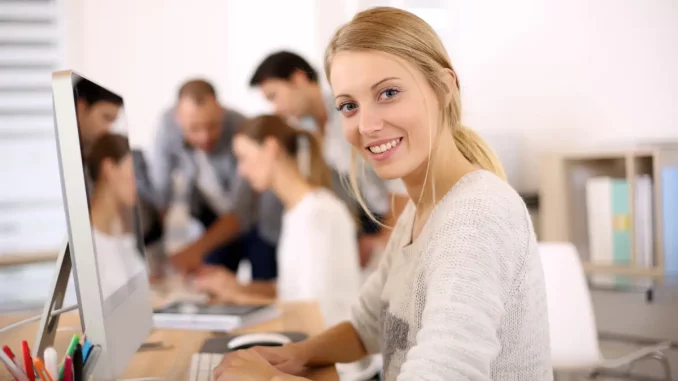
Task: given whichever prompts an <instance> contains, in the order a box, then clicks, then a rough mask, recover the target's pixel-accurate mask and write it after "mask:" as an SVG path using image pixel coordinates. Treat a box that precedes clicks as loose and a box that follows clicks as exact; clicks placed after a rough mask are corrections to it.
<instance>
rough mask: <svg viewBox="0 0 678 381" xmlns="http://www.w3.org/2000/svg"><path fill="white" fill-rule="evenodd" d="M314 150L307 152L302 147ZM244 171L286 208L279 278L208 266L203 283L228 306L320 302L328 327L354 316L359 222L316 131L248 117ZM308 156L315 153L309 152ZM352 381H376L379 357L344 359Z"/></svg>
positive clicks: (237, 141) (241, 140)
mask: <svg viewBox="0 0 678 381" xmlns="http://www.w3.org/2000/svg"><path fill="white" fill-rule="evenodd" d="M304 143H305V144H306V145H307V146H308V147H309V149H308V150H300V149H299V147H300V146H301V145H302V144H304ZM233 146H234V152H235V155H236V157H237V158H238V169H239V171H240V172H241V173H242V175H243V176H244V177H245V178H246V179H247V180H248V181H249V182H250V183H251V184H252V186H253V187H254V188H255V189H256V190H257V191H260V192H263V191H266V190H269V189H270V190H272V191H273V192H274V193H275V194H276V195H277V196H278V197H279V198H280V200H282V202H283V204H284V206H285V212H284V214H283V220H282V221H283V225H282V230H281V235H280V243H279V246H278V251H277V259H278V280H277V282H276V283H268V284H262V283H256V282H255V283H252V284H248V285H241V284H238V282H237V281H236V277H235V274H233V273H231V272H229V271H228V270H223V269H221V270H214V269H208V270H206V271H205V272H202V273H201V276H200V277H199V278H198V281H197V285H198V287H199V288H200V289H202V290H205V291H208V292H209V293H211V294H213V295H215V296H216V297H217V299H218V300H219V301H221V302H223V303H237V304H253V303H270V302H272V301H273V298H275V297H277V298H278V299H279V300H281V301H285V302H294V301H317V302H318V304H319V306H320V310H321V313H322V315H323V318H324V321H325V323H326V324H327V325H328V326H332V325H335V324H338V323H339V322H341V321H344V320H348V319H349V318H350V316H351V314H350V311H351V306H352V305H353V304H354V303H355V301H356V300H358V297H359V294H360V285H361V272H360V266H359V263H358V248H357V244H356V239H355V237H356V221H355V219H354V218H353V215H352V214H351V212H350V211H349V209H348V207H347V206H346V204H345V203H343V202H342V201H341V200H340V199H339V198H338V197H337V196H336V195H335V194H334V193H333V192H332V191H331V181H332V177H331V173H330V170H329V168H328V166H327V164H326V163H325V161H324V160H323V157H322V153H321V149H320V147H319V144H318V142H317V140H316V139H315V137H314V136H313V135H312V133H311V132H309V131H305V130H300V129H296V128H293V127H291V126H290V125H289V124H288V123H286V122H285V121H284V120H283V119H282V118H280V117H278V116H272V115H264V116H259V117H256V118H254V119H253V120H251V121H249V122H247V123H246V124H245V125H244V126H243V128H242V129H241V130H240V131H239V132H238V133H237V134H236V135H235V138H234V139H233ZM304 155H308V157H303V156H304ZM339 369H340V371H341V372H342V373H345V374H350V379H352V380H360V379H370V378H372V377H374V376H375V375H376V374H377V372H378V369H379V365H378V364H377V361H376V360H375V358H368V359H366V360H364V361H361V362H357V363H353V364H342V365H341V366H340V368H339Z"/></svg>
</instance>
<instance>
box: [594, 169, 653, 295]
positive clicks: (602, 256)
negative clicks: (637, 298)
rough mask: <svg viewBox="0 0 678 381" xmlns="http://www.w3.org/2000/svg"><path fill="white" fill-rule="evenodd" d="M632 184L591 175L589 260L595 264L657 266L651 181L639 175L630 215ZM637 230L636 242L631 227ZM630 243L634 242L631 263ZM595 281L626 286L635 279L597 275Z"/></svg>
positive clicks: (621, 179)
mask: <svg viewBox="0 0 678 381" xmlns="http://www.w3.org/2000/svg"><path fill="white" fill-rule="evenodd" d="M630 202H631V200H630V186H629V183H628V181H627V180H626V179H625V178H614V177H608V176H599V177H592V178H590V179H588V180H587V182H586V212H587V219H588V237H589V260H590V262H591V263H593V264H596V265H614V266H635V267H642V268H652V267H653V266H654V248H653V245H652V243H653V226H652V225H653V222H652V221H653V216H654V212H653V208H652V180H651V178H650V176H649V175H638V176H637V178H636V193H635V199H634V201H633V202H634V204H635V205H634V207H635V214H634V215H633V216H632V215H631V205H630ZM632 225H633V227H634V229H635V241H634V240H633V239H632V237H631V234H632V233H631V226H632ZM631 242H634V243H635V263H632V258H633V255H632V253H631V250H632V247H631ZM591 280H592V282H594V283H596V284H597V285H603V286H627V285H630V284H632V282H633V280H632V279H631V278H630V277H628V276H622V275H597V274H596V275H594V276H593V277H592V279H591Z"/></svg>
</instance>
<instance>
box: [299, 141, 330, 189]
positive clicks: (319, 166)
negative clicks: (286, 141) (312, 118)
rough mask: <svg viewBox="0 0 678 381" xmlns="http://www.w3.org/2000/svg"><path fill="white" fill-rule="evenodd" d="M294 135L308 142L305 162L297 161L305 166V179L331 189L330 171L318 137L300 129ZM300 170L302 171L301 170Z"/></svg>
mask: <svg viewBox="0 0 678 381" xmlns="http://www.w3.org/2000/svg"><path fill="white" fill-rule="evenodd" d="M296 135H297V136H298V137H303V138H305V139H306V141H307V142H308V157H307V158H306V162H305V163H299V165H300V167H301V166H306V168H305V169H307V170H306V171H305V172H306V173H305V175H306V179H307V180H308V182H309V183H311V184H313V185H315V186H319V187H325V188H327V189H330V190H331V189H332V173H331V172H330V168H329V167H328V166H327V163H326V162H325V158H324V157H323V154H322V149H321V148H320V142H319V141H318V138H317V137H316V135H315V134H313V133H311V132H309V131H306V130H300V129H297V130H296ZM300 151H301V150H300ZM297 160H298V161H299V158H297ZM302 172H304V171H303V170H302Z"/></svg>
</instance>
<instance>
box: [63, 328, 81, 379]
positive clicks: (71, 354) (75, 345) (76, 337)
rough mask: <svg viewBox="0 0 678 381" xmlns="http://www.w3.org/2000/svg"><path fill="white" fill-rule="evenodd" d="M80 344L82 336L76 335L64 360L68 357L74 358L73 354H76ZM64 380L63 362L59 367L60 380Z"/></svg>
mask: <svg viewBox="0 0 678 381" xmlns="http://www.w3.org/2000/svg"><path fill="white" fill-rule="evenodd" d="M78 343H80V335H78V334H77V333H76V334H75V335H73V338H72V339H71V343H70V344H68V348H67V349H66V354H65V355H64V359H65V358H66V356H71V357H73V353H75V348H76V347H77V346H78ZM63 378H64V362H62V363H61V365H60V366H59V379H60V380H62V379H63Z"/></svg>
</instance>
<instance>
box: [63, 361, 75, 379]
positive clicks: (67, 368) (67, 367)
mask: <svg viewBox="0 0 678 381" xmlns="http://www.w3.org/2000/svg"><path fill="white" fill-rule="evenodd" d="M63 381H73V357H71V356H66V360H64V378H63Z"/></svg>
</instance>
